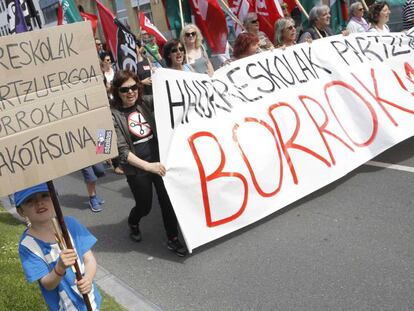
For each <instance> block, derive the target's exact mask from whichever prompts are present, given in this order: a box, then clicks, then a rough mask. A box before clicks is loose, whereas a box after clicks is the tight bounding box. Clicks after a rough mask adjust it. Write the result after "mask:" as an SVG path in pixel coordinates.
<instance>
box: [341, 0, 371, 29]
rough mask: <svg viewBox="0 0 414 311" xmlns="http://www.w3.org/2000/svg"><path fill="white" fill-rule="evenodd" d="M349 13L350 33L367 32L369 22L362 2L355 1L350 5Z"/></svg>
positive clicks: (347, 27)
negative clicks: (365, 16)
mask: <svg viewBox="0 0 414 311" xmlns="http://www.w3.org/2000/svg"><path fill="white" fill-rule="evenodd" d="M349 13H350V16H351V18H350V19H349V22H348V25H346V30H348V31H349V33H358V32H367V31H368V29H369V24H368V23H367V21H366V20H365V18H364V6H363V5H362V3H361V2H359V1H358V2H354V3H352V4H351V6H350V7H349Z"/></svg>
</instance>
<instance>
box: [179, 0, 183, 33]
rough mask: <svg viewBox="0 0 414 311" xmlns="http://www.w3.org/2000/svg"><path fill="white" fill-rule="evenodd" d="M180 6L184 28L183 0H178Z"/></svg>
mask: <svg viewBox="0 0 414 311" xmlns="http://www.w3.org/2000/svg"><path fill="white" fill-rule="evenodd" d="M178 7H179V8H180V20H181V29H183V28H184V15H183V4H182V2H181V0H178Z"/></svg>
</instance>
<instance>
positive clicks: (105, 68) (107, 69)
mask: <svg viewBox="0 0 414 311" xmlns="http://www.w3.org/2000/svg"><path fill="white" fill-rule="evenodd" d="M99 57H100V59H101V68H102V73H103V74H104V78H105V87H106V92H107V93H108V94H110V92H111V83H112V80H113V79H114V75H115V70H114V68H113V67H112V60H111V56H110V55H109V53H108V52H101V53H100V54H99Z"/></svg>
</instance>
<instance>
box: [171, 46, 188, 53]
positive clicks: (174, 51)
mask: <svg viewBox="0 0 414 311" xmlns="http://www.w3.org/2000/svg"><path fill="white" fill-rule="evenodd" d="M178 51H180V52H182V53H184V51H185V50H184V48H183V47H181V46H180V47H179V48H172V49H171V53H177V52H178Z"/></svg>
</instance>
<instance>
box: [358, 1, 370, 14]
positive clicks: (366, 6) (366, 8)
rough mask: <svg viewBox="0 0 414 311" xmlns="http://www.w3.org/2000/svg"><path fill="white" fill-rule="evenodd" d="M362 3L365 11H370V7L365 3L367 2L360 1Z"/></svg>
mask: <svg viewBox="0 0 414 311" xmlns="http://www.w3.org/2000/svg"><path fill="white" fill-rule="evenodd" d="M360 1H361V3H362V6H363V7H364V10H365V11H367V12H368V11H369V8H368V5H367V3H366V2H365V0H360Z"/></svg>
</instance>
